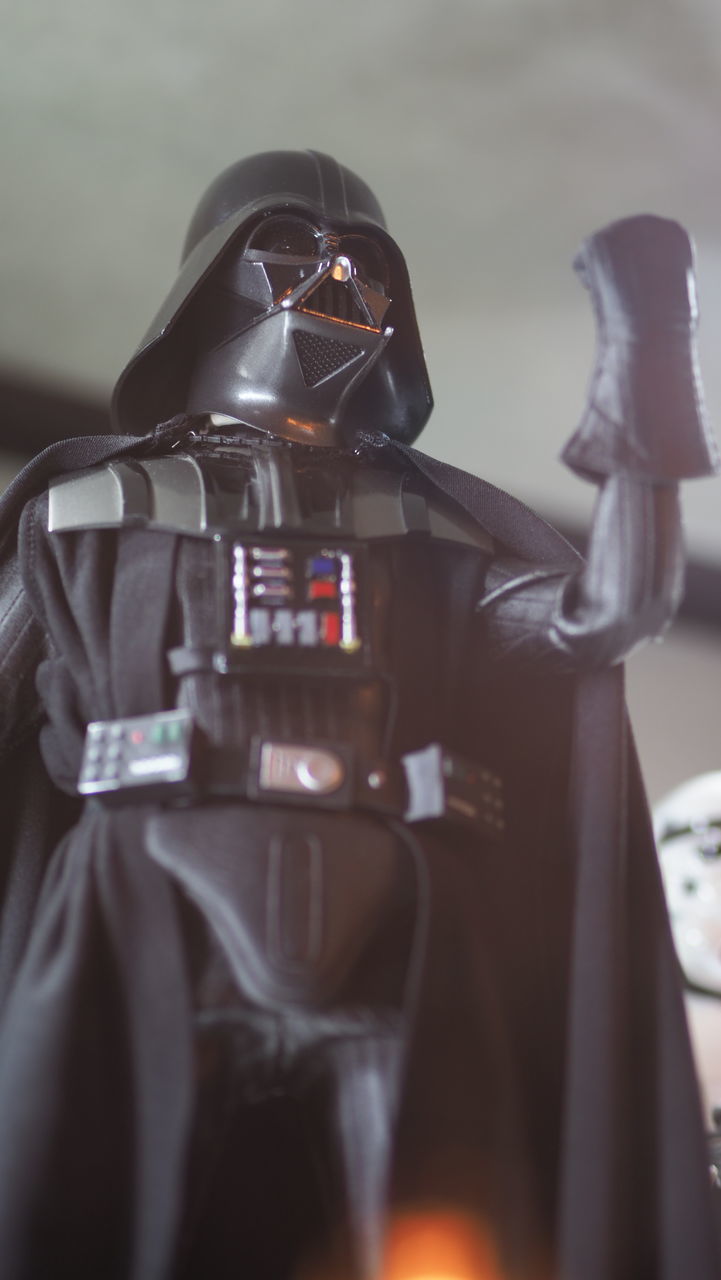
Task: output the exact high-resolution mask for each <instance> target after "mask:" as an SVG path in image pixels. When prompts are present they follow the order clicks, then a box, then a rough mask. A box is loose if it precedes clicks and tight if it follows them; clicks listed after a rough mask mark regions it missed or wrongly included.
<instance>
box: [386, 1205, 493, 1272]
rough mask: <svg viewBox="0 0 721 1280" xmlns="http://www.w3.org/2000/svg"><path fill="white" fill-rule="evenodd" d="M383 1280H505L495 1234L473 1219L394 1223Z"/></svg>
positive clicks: (450, 1215) (422, 1216)
mask: <svg viewBox="0 0 721 1280" xmlns="http://www.w3.org/2000/svg"><path fill="white" fill-rule="evenodd" d="M379 1280H503V1277H502V1273H501V1270H500V1266H499V1262H498V1255H497V1252H496V1249H495V1246H494V1244H493V1240H492V1238H491V1235H490V1233H489V1232H488V1230H487V1229H485V1228H484V1227H483V1225H482V1224H481V1223H479V1222H478V1221H476V1220H475V1219H473V1218H472V1217H471V1216H470V1215H467V1214H463V1213H458V1212H455V1211H446V1210H427V1211H425V1212H416V1213H405V1214H402V1215H399V1216H398V1217H396V1218H394V1219H393V1220H392V1221H391V1224H390V1227H389V1231H388V1237H387V1242H386V1250H385V1258H384V1264H383V1268H382V1270H381V1275H380V1277H379Z"/></svg>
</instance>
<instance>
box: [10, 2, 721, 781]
mask: <svg viewBox="0 0 721 1280" xmlns="http://www.w3.org/2000/svg"><path fill="white" fill-rule="evenodd" d="M0 14H1V16H2V41H1V43H0V104H1V109H2V128H0V174H1V175H2V182H1V184H0V227H1V229H2V234H1V235H0V286H1V289H2V307H1V308H0V444H2V445H4V446H5V448H6V450H7V449H9V450H10V451H11V454H12V455H13V456H12V457H11V458H10V459H9V461H8V462H7V467H9V468H10V469H11V468H12V466H13V465H14V457H15V456H16V455H18V454H22V453H30V452H33V451H35V449H36V448H38V447H40V446H41V445H42V444H44V443H46V442H47V441H48V440H49V439H52V438H54V437H55V436H56V435H66V434H69V433H75V432H76V431H84V430H92V429H96V428H97V427H98V426H100V427H101V428H102V426H103V425H104V424H105V422H106V420H107V419H106V411H107V401H108V396H109V392H110V390H111V388H112V385H113V382H114V380H115V378H116V376H117V374H118V372H119V371H120V369H121V367H122V365H123V364H124V362H125V360H126V359H127V357H128V355H129V354H130V352H131V351H132V349H133V348H134V346H135V345H136V344H137V343H138V341H139V340H140V338H141V336H142V334H143V332H144V330H145V328H146V327H147V325H148V323H149V322H150V320H151V318H152V316H153V314H154V312H155V311H156V309H157V307H158V305H159V303H160V301H161V299H162V297H163V295H164V293H165V291H166V289H167V287H168V286H169V284H170V282H171V280H172V278H173V276H174V272H175V269H176V264H177V258H178V254H179V249H180V245H181V243H182V240H183V236H184V232H185V227H186V224H187V221H188V218H189V215H190V212H191V210H192V208H193V205H194V203H195V201H196V199H197V198H198V196H199V194H200V192H201V191H202V189H203V188H204V186H205V185H206V184H207V182H208V181H209V180H210V179H211V178H212V177H213V176H214V175H215V174H216V172H218V171H219V170H220V169H221V168H222V167H224V166H225V165H226V164H228V163H230V162H231V161H233V160H234V159H236V158H238V157H239V156H242V155H244V154H247V153H250V152H253V151H258V150H263V149H265V148H272V147H296V146H297V147H306V146H311V147H315V148H318V149H320V150H325V151H329V152H330V153H332V154H335V155H337V156H338V158H339V159H342V160H343V161H344V162H345V163H346V164H348V165H349V166H350V167H351V168H355V169H357V170H358V171H359V172H360V173H361V174H362V175H363V176H364V177H365V178H366V179H367V180H368V181H369V182H370V184H371V185H372V186H373V187H374V189H375V190H376V191H377V193H378V195H379V197H380V199H381V202H382V203H383V205H384V207H385V210H386V214H387V218H388V222H389V226H390V229H391V231H392V233H393V234H394V235H395V236H396V238H397V239H398V240H399V241H400V243H401V246H402V247H403V249H404V251H405V253H406V255H407V258H408V262H409V266H410V271H411V278H412V280H413V283H414V290H415V296H416V303H417V308H418V313H419V320H420V325H421V331H422V333H423V335H424V339H425V345H426V351H427V356H428V363H429V368H430V372H431V378H432V381H433V384H434V389H435V395H436V406H437V407H436V412H435V414H434V418H433V420H432V424H431V426H430V427H429V428H428V429H427V432H426V434H425V435H424V438H423V445H424V447H425V448H426V450H427V451H428V452H431V453H436V454H438V455H441V456H443V457H445V458H447V459H448V460H449V461H452V462H456V463H458V464H460V465H462V466H464V467H467V468H468V469H470V470H475V471H477V472H478V473H480V474H482V475H484V476H486V477H487V478H488V479H491V480H493V481H494V482H495V483H497V484H500V485H502V486H504V487H507V488H510V489H511V490H512V491H513V492H514V493H515V494H517V495H518V496H520V497H522V498H524V499H525V500H526V501H529V502H530V503H532V504H533V505H534V506H536V507H537V508H539V509H540V510H541V511H542V512H543V513H544V514H546V515H548V516H550V518H551V519H553V520H555V521H556V522H560V523H561V524H562V525H564V526H565V527H568V528H570V529H571V531H572V532H577V531H580V530H582V527H583V524H584V521H585V520H586V519H587V516H588V512H589V509H590V503H591V500H592V492H591V491H590V490H589V489H588V487H587V486H584V485H582V484H581V483H580V482H579V481H578V480H576V479H574V478H573V477H571V476H569V475H567V474H566V473H565V472H564V470H563V468H562V467H561V465H560V464H559V463H558V462H557V454H558V452H559V449H560V448H561V446H562V444H563V442H564V439H565V438H566V436H567V435H568V434H569V432H570V431H571V430H572V428H573V426H574V423H575V421H576V419H577V417H578V415H579V413H580V410H581V407H582V404H583V398H584V391H585V386H586V383H587V379H588V376H589V372H590V368H591V364H592V358H593V345H594V335H593V325H592V321H591V317H590V312H589V308H588V305H587V300H586V297H585V295H584V292H583V290H582V288H581V287H580V286H579V284H578V282H577V281H576V279H575V278H574V276H573V273H572V270H571V261H572V259H573V256H574V253H575V251H576V249H577V247H578V245H579V243H580V241H581V240H582V239H583V237H584V236H586V235H587V234H589V233H590V232H591V231H593V230H595V229H596V228H597V227H599V226H601V225H602V224H603V223H605V222H607V221H610V220H612V219H614V218H617V217H620V216H623V215H625V214H628V213H632V212H638V211H653V212H658V213H662V214H666V215H669V216H672V217H676V218H679V219H680V220H681V221H683V222H684V223H685V224H686V225H687V226H688V227H689V229H690V230H691V232H692V234H693V235H694V237H695V240H696V244H697V251H698V267H699V293H700V304H701V310H702V317H703V329H702V356H703V359H704V366H705V375H706V381H707V391H708V403H709V408H710V411H711V415H712V417H713V419H714V420H715V422H716V423H717V424H719V423H721V369H720V368H719V361H718V359H717V354H716V353H717V351H719V350H720V349H721V163H720V162H719V158H718V152H719V144H718V138H719V125H720V123H721V77H720V75H719V70H720V68H721V7H719V6H718V5H717V4H716V3H715V0H635V3H634V4H632V5H629V4H627V3H625V0H445V3H444V4H443V5H439V4H437V3H435V0H364V3H363V4H359V5H358V6H357V7H353V6H351V5H350V4H347V3H344V2H343V0H304V3H303V4H298V3H294V2H293V0H266V2H265V3H264V4H262V5H255V4H250V3H244V2H243V0H203V3H202V4H201V3H200V2H199V0H142V3H141V0H125V2H124V3H123V4H122V5H119V4H116V3H111V0H64V2H63V4H62V5H58V4H57V3H56V2H55V0H33V2H32V3H31V4H27V5H24V6H20V5H15V4H12V3H10V0H0ZM720 485H721V481H719V480H711V481H704V482H701V483H698V484H696V485H693V486H689V488H688V492H687V504H686V510H687V524H688V542H689V550H690V555H691V559H692V575H691V592H690V596H689V606H688V616H689V618H690V621H687V622H685V623H682V624H679V625H678V626H677V628H676V630H675V631H674V633H673V635H672V637H671V638H670V639H669V640H667V641H666V643H665V644H664V645H663V646H661V647H658V646H653V647H652V649H651V651H648V650H647V651H646V652H645V653H644V654H642V655H640V656H639V657H638V658H634V659H633V660H632V662H631V664H630V684H631V697H632V703H633V707H634V711H635V718H636V722H637V731H638V735H639V739H640V745H641V751H642V756H643V760H644V765H645V769H646V773H647V776H648V778H649V783H650V787H651V790H652V792H653V793H654V794H659V792H660V791H662V790H663V789H664V788H665V787H666V786H669V785H671V784H672V783H674V782H676V781H678V780H680V779H681V778H683V777H685V776H687V775H688V774H689V773H692V772H694V771H697V770H699V769H702V768H703V769H709V768H712V767H718V764H719V736H720V734H721V632H719V631H718V630H717V629H716V625H717V624H718V623H719V621H721V576H720V575H721V519H720V518H719V511H718V507H719V496H720V494H721V489H720V487H719V486H720Z"/></svg>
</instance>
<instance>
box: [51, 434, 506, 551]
mask: <svg viewBox="0 0 721 1280" xmlns="http://www.w3.org/2000/svg"><path fill="white" fill-rule="evenodd" d="M279 461H280V462H281V464H282V463H283V462H284V457H283V455H282V454H281V455H279V456H278V458H276V457H271V459H270V461H268V459H267V458H266V459H265V460H263V459H262V458H261V459H260V460H259V461H258V464H257V466H256V470H255V474H254V475H253V476H252V477H249V479H248V482H247V493H244V494H242V495H237V496H236V501H235V508H236V510H235V514H233V513H232V509H231V510H230V514H229V494H228V493H225V494H224V493H223V492H222V491H220V492H219V490H218V485H217V483H216V484H213V485H211V484H209V483H208V480H207V477H206V475H205V474H204V472H203V469H202V467H201V466H200V465H199V463H198V462H197V460H196V459H195V458H194V457H192V456H191V455H190V454H185V453H176V454H172V455H171V456H168V457H164V458H151V459H144V460H143V461H139V460H138V459H130V460H128V459H124V460H122V461H116V462H107V463H104V464H103V465H102V466H100V467H93V468H90V469H88V470H86V471H78V472H74V473H73V474H72V475H69V476H59V477H56V478H55V479H54V480H52V481H51V483H50V497H49V518H48V527H49V529H50V532H51V533H62V532H65V531H70V530H81V529H116V528H119V527H121V526H123V525H133V524H138V525H144V526H146V527H151V528H157V529H165V530H168V531H170V532H175V533H186V534H191V535H195V536H201V537H202V536H205V537H212V535H213V534H215V533H218V532H220V533H233V534H238V533H241V532H243V531H248V532H253V533H258V532H261V531H262V532H267V531H269V530H274V531H280V530H281V529H283V530H289V529H294V530H296V531H297V532H298V533H302V534H303V535H304V536H306V537H308V536H311V537H312V536H314V535H316V534H317V535H318V536H320V537H327V536H328V535H329V534H330V533H333V534H336V535H343V536H345V537H352V538H358V539H361V540H363V541H365V540H373V541H375V540H376V539H378V538H397V537H403V536H405V535H406V534H411V533H414V534H418V533H424V534H427V535H429V536H430V537H433V538H438V539H441V540H443V541H447V542H455V543H461V544H463V545H465V546H473V547H478V548H481V549H483V550H486V551H490V550H492V547H493V541H492V539H491V538H490V537H489V535H488V534H486V533H485V531H484V530H483V529H482V528H481V526H480V525H478V524H477V522H476V521H475V520H473V519H472V517H471V516H469V515H467V514H466V513H465V512H464V511H463V510H462V508H461V507H459V506H458V505H457V504H456V503H455V502H453V501H451V500H450V499H448V498H446V497H444V495H443V494H441V493H438V492H436V491H435V490H434V491H430V490H429V491H428V492H427V493H418V492H414V491H413V490H412V489H411V488H407V487H406V486H405V485H404V483H403V479H404V477H403V474H402V473H399V472H394V471H389V470H384V469H383V468H365V469H364V468H358V469H357V470H356V471H355V472H354V474H353V479H352V484H351V486H350V488H349V490H348V492H347V493H346V495H345V497H344V498H343V500H342V501H341V502H339V504H338V509H337V511H336V512H335V513H334V514H333V516H332V517H330V516H329V513H328V512H327V511H324V512H320V513H318V514H315V513H310V514H308V512H307V511H305V512H304V511H303V510H302V505H301V504H300V503H299V502H298V500H297V494H296V491H295V485H294V483H293V479H294V477H293V473H292V468H287V467H286V466H285V465H280V466H278V465H277V463H278V462H279ZM330 518H332V521H333V523H332V524H331V525H330V526H329V523H328V521H329V519H330Z"/></svg>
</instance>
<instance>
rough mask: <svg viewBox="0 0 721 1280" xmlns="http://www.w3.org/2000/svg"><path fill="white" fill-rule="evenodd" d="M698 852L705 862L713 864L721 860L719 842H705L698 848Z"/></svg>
mask: <svg viewBox="0 0 721 1280" xmlns="http://www.w3.org/2000/svg"><path fill="white" fill-rule="evenodd" d="M698 851H699V853H700V855H701V857H702V858H703V859H704V861H705V862H713V861H714V860H715V859H716V858H721V843H719V841H718V840H705V841H704V842H703V844H700V845H699V846H698Z"/></svg>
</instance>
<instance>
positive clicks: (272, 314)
mask: <svg viewBox="0 0 721 1280" xmlns="http://www.w3.org/2000/svg"><path fill="white" fill-rule="evenodd" d="M387 283H388V268H387V264H386V262H385V258H384V256H383V253H382V251H381V250H380V248H379V246H378V245H376V244H375V243H374V241H373V240H372V239H370V237H364V236H359V235H354V236H346V237H339V236H338V235H336V234H334V233H333V232H332V231H327V230H323V229H321V228H320V227H317V226H315V225H314V224H313V223H311V222H309V221H307V220H305V219H303V218H300V217H297V216H290V215H285V216H275V217H270V218H267V219H265V220H264V221H263V222H261V223H260V224H259V225H258V226H256V227H255V228H254V229H253V231H252V232H251V234H250V236H249V237H248V239H247V241H246V244H245V245H244V246H243V248H242V249H241V251H240V253H239V254H237V255H235V256H233V257H232V258H230V259H226V260H224V261H223V262H222V263H221V264H220V265H219V267H218V269H217V270H216V272H214V274H213V276H212V277H211V278H210V279H209V280H208V282H207V284H206V286H205V289H204V298H203V306H202V308H201V309H200V313H199V314H200V315H201V316H202V319H201V322H200V323H199V324H198V334H197V340H196V357H195V363H194V367H193V372H192V376H191V381H190V387H189V396H188V406H187V407H188V411H189V412H190V413H197V414H200V413H214V412H215V413H223V414H227V415H229V416H232V417H234V418H237V419H238V420H239V421H240V422H244V423H247V424H248V425H249V426H253V427H259V428H262V429H263V430H265V431H268V432H271V433H272V434H273V435H277V436H281V437H284V438H285V439H289V440H300V441H305V442H306V443H313V444H319V445H337V444H339V443H340V442H341V441H340V433H339V422H340V418H341V414H342V408H343V405H344V403H345V401H346V399H347V397H348V395H349V394H350V392H351V391H352V390H353V389H354V388H355V387H356V386H357V385H358V383H359V382H360V381H361V380H362V379H363V378H364V377H365V375H366V374H367V373H368V372H369V370H370V369H371V367H372V366H373V364H374V363H375V361H376V360H377V358H378V356H379V355H380V354H381V352H382V350H383V348H384V347H385V345H386V343H387V342H388V341H389V339H390V337H391V335H392V332H393V330H392V329H390V328H386V329H383V328H382V324H383V318H384V316H385V313H386V311H387V309H388V306H389V304H390V298H389V297H388V296H387Z"/></svg>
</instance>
